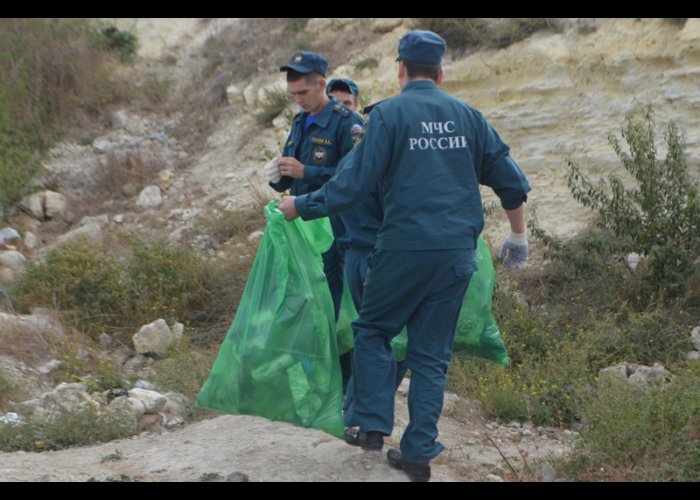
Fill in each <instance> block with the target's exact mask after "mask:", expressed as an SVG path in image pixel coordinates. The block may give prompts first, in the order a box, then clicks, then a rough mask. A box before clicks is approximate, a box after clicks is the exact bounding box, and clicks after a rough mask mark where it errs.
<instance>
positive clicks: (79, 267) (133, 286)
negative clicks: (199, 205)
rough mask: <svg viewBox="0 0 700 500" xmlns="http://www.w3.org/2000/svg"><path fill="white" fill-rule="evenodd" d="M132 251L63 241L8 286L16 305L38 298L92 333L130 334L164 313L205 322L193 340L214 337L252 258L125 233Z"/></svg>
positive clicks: (21, 307) (27, 305)
mask: <svg viewBox="0 0 700 500" xmlns="http://www.w3.org/2000/svg"><path fill="white" fill-rule="evenodd" d="M126 241H127V243H128V244H129V246H130V251H131V252H130V255H129V256H128V257H127V258H125V259H121V260H120V259H118V258H116V257H112V256H109V255H107V254H106V253H105V251H104V250H103V249H100V248H96V247H94V246H90V245H88V244H86V243H80V244H72V245H65V246H63V247H60V248H58V249H54V250H52V251H50V252H49V253H48V254H47V255H46V258H45V259H44V260H43V261H41V262H33V263H31V264H29V266H27V270H26V271H25V272H24V273H22V274H21V275H19V276H18V277H17V279H16V280H15V282H14V283H12V284H11V286H10V288H9V290H8V292H9V295H10V297H11V299H12V302H13V304H14V306H15V308H16V309H17V311H18V312H22V313H28V312H30V311H31V309H32V308H33V307H37V306H43V307H50V308H53V309H56V310H58V311H60V312H61V314H62V315H63V316H64V318H65V319H66V321H67V322H69V324H72V325H73V326H74V327H76V328H77V329H78V330H80V331H82V332H85V333H88V334H90V335H91V336H93V337H94V338H96V336H97V335H98V334H99V333H100V332H103V331H105V332H109V333H111V334H114V335H116V336H117V337H118V338H119V339H120V340H124V341H128V336H130V335H132V334H133V333H134V332H135V331H136V329H138V328H139V327H140V326H141V325H143V324H146V323H150V322H152V321H155V320H156V319H158V318H163V319H165V320H166V321H167V322H168V323H172V322H173V321H180V322H183V323H185V324H187V325H191V326H197V327H199V328H201V329H203V331H202V333H201V337H200V336H199V335H196V336H195V338H196V341H197V342H199V341H200V340H202V341H203V342H204V343H207V342H209V341H212V340H215V339H218V340H220V338H221V335H223V332H225V331H226V328H227V327H228V324H229V323H230V321H231V318H232V312H233V311H235V307H236V305H237V304H238V301H239V300H240V297H241V294H242V291H243V288H244V286H245V282H246V279H247V270H248V269H249V268H250V262H249V261H243V260H242V259H240V258H238V256H235V260H233V259H232V260H226V261H208V260H204V259H201V258H199V257H196V256H195V255H194V254H193V253H191V252H190V251H189V250H187V249H186V248H185V247H172V246H169V245H167V244H165V243H163V242H158V241H156V242H151V243H146V242H144V241H142V240H141V239H139V238H138V237H136V236H129V237H127V238H126Z"/></svg>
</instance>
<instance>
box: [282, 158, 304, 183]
mask: <svg viewBox="0 0 700 500" xmlns="http://www.w3.org/2000/svg"><path fill="white" fill-rule="evenodd" d="M279 166H280V172H281V173H282V175H286V176H288V177H292V178H294V179H303V178H304V164H303V163H301V162H300V161H299V160H297V159H296V158H293V157H291V156H283V157H282V158H280V161H279Z"/></svg>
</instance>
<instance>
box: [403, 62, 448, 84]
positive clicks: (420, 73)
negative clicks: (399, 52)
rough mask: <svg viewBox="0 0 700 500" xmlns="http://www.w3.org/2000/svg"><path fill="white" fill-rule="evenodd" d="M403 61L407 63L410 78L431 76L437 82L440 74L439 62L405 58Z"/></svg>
mask: <svg viewBox="0 0 700 500" xmlns="http://www.w3.org/2000/svg"><path fill="white" fill-rule="evenodd" d="M402 62H403V63H404V64H405V65H406V73H407V74H408V78H409V79H411V80H412V79H414V78H430V79H431V80H433V81H434V82H437V79H438V75H439V74H440V65H439V64H421V63H417V62H413V61H403V60H402Z"/></svg>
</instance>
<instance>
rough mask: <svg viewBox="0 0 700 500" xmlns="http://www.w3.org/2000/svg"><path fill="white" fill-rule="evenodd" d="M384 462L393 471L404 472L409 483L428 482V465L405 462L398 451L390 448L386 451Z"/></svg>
mask: <svg viewBox="0 0 700 500" xmlns="http://www.w3.org/2000/svg"><path fill="white" fill-rule="evenodd" d="M386 461H387V462H389V465H391V466H392V467H393V468H394V469H401V470H402V471H404V472H405V473H406V475H408V477H409V479H410V480H411V481H428V480H430V465H429V464H428V463H411V462H406V461H405V460H404V459H403V457H402V456H401V452H400V451H398V450H395V449H393V448H392V449H390V450H389V451H387V452H386Z"/></svg>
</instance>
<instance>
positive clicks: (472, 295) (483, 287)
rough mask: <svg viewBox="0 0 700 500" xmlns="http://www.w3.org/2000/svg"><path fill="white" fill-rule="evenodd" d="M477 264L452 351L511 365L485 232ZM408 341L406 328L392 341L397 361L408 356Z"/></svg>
mask: <svg viewBox="0 0 700 500" xmlns="http://www.w3.org/2000/svg"><path fill="white" fill-rule="evenodd" d="M476 264H477V266H478V270H477V271H476V272H475V273H474V274H473V275H472V279H471V281H470V282H469V288H468V289H467V293H466V294H465V295H464V302H462V310H461V312H460V314H459V320H458V322H457V332H456V334H455V340H454V343H453V344H452V353H453V354H454V355H457V356H464V357H473V358H481V359H487V360H489V361H493V362H494V363H497V364H499V365H504V366H508V365H510V359H509V358H508V353H507V352H506V347H505V345H504V344H503V339H501V332H500V330H499V329H498V324H497V323H496V318H494V317H493V313H492V312H491V300H492V298H493V288H494V284H495V271H494V268H493V259H492V258H491V252H490V251H489V247H488V245H487V244H486V242H485V241H484V239H483V238H482V237H481V236H479V241H478V244H477V248H476ZM407 342H408V334H407V333H406V329H404V330H403V331H402V332H401V333H400V334H399V335H397V336H396V337H394V339H393V340H392V341H391V347H392V348H393V349H394V357H395V358H396V360H397V361H403V360H404V359H406V343H407Z"/></svg>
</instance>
